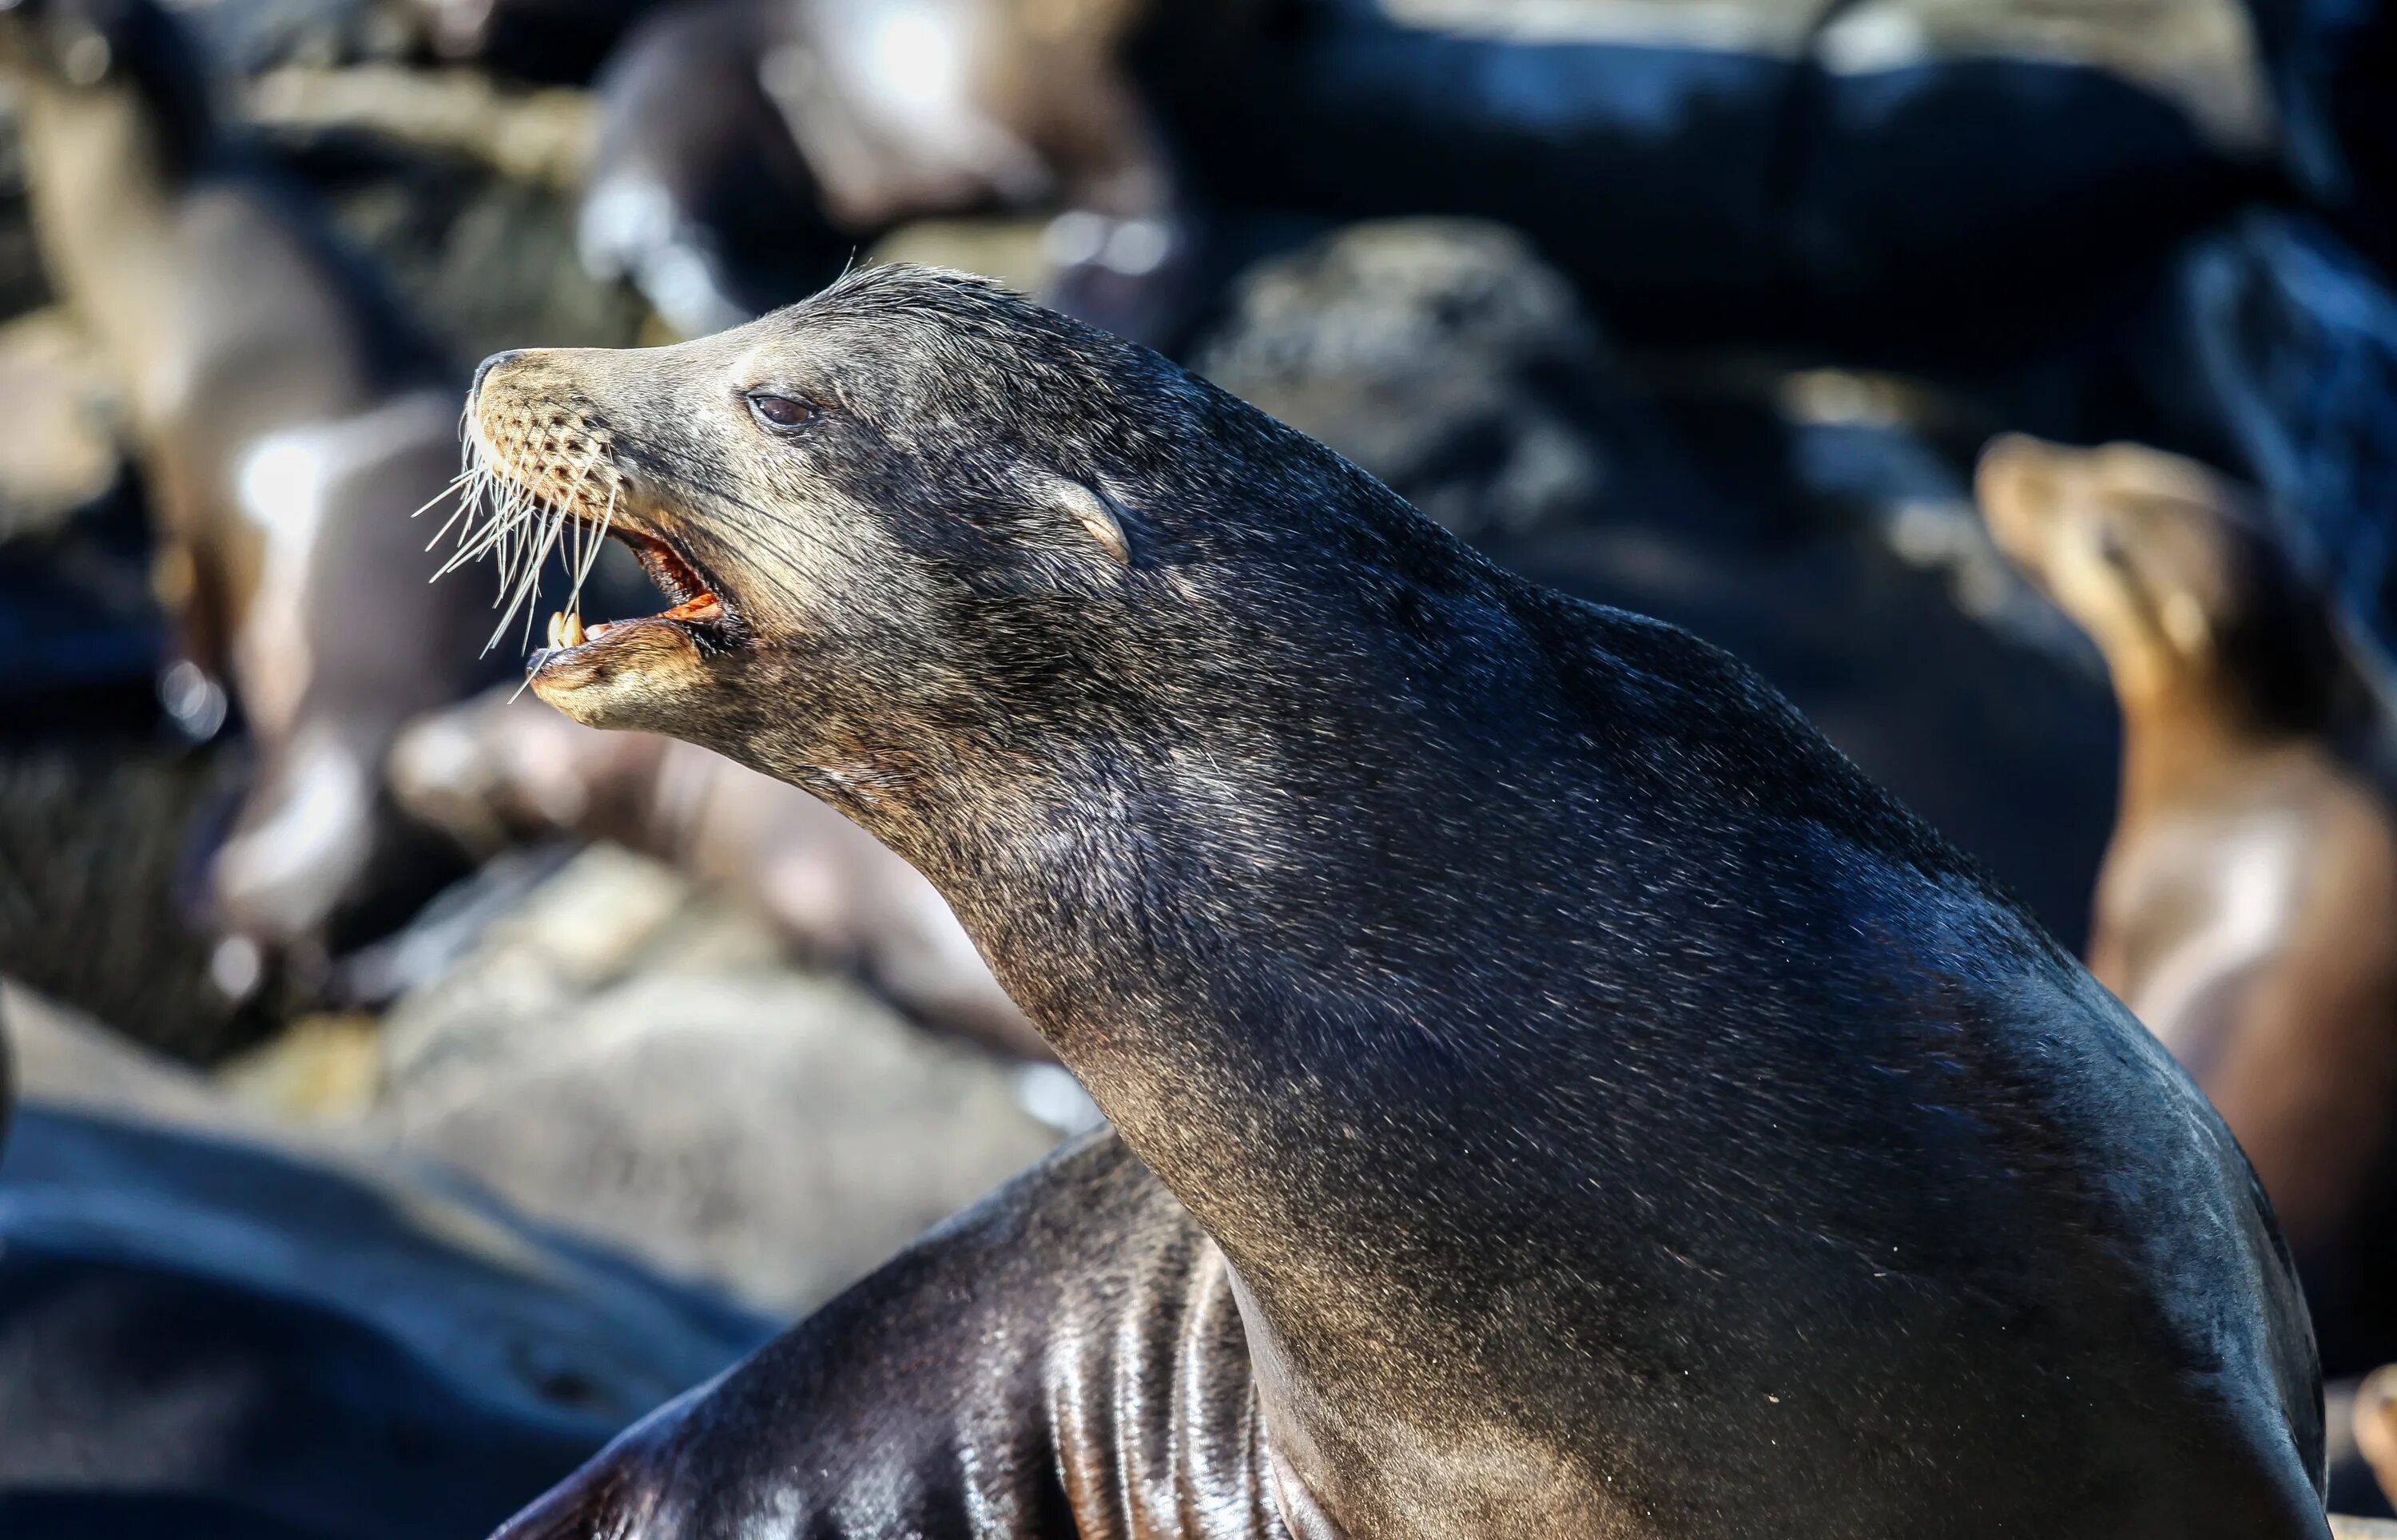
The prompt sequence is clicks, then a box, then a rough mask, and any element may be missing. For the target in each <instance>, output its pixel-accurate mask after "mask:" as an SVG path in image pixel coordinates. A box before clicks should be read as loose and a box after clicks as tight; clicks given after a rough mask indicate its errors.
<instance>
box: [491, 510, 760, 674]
mask: <svg viewBox="0 0 2397 1540" xmlns="http://www.w3.org/2000/svg"><path fill="white" fill-rule="evenodd" d="M571 516H572V515H569V517H571ZM606 533H607V536H608V538H610V539H613V540H616V541H617V542H619V543H620V544H622V545H623V546H624V547H625V548H627V549H628V550H630V551H632V553H633V558H634V560H636V561H637V562H639V563H640V564H641V570H642V571H643V572H645V573H647V574H648V575H649V581H650V582H651V583H653V584H655V585H656V586H657V589H658V591H659V592H661V593H663V594H664V595H665V596H666V598H667V600H668V601H670V603H669V604H668V607H667V608H665V609H663V610H661V611H659V612H658V613H656V614H655V615H646V616H640V617H635V618H632V619H627V620H603V621H600V622H599V623H598V624H596V625H594V626H590V627H588V628H586V627H585V626H584V625H583V613H582V608H581V604H580V599H581V588H582V585H581V584H580V583H577V584H576V585H575V592H574V594H573V595H571V596H570V597H569V601H568V606H567V607H566V608H565V609H563V610H556V611H552V612H551V614H550V617H549V632H548V642H549V644H548V645H547V646H546V647H544V648H542V650H541V651H540V652H538V653H536V654H535V655H534V656H533V657H531V658H530V659H529V660H528V662H527V667H528V668H529V669H530V670H534V671H538V670H540V669H541V668H542V665H543V664H544V663H546V662H548V661H549V660H550V659H551V657H552V656H553V655H556V654H558V653H564V652H571V651H574V650H576V649H578V648H582V647H586V646H590V645H593V644H597V643H600V642H604V641H605V640H607V638H609V636H611V635H613V634H615V633H616V632H618V631H623V630H624V629H626V628H627V627H632V626H648V625H670V626H674V627H676V628H678V629H679V630H681V631H683V632H684V633H685V634H687V635H689V636H690V639H691V641H692V642H693V643H694V644H697V645H698V647H699V649H700V650H701V651H702V652H705V653H715V652H725V651H729V650H730V649H731V648H732V647H735V646H737V645H739V644H740V642H741V631H740V626H739V622H738V621H737V620H735V618H734V617H733V615H732V612H731V611H730V609H728V608H727V607H726V605H725V603H724V601H723V599H722V598H720V597H719V596H718V591H719V585H717V584H716V583H715V582H712V581H711V580H709V579H708V578H705V577H703V575H702V574H701V573H700V571H699V569H698V568H697V567H695V566H694V565H692V564H691V563H690V560H689V559H688V558H686V557H684V556H683V555H682V554H681V553H680V552H679V551H676V550H675V548H674V547H673V546H672V545H670V544H669V543H667V542H666V541H665V540H664V539H663V538H659V537H657V536H654V535H649V534H644V533H642V532H641V531H639V530H636V529H627V528H625V527H624V526H623V524H618V523H615V522H612V521H610V522H609V524H607V526H606Z"/></svg>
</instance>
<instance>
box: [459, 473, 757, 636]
mask: <svg viewBox="0 0 2397 1540" xmlns="http://www.w3.org/2000/svg"><path fill="white" fill-rule="evenodd" d="M596 469H597V466H596V458H595V457H586V458H583V460H582V461H581V463H580V465H579V466H578V467H573V468H569V469H568V470H565V471H561V470H560V469H559V467H558V466H557V465H556V463H554V462H551V463H543V462H541V461H538V460H536V461H535V462H534V463H533V464H532V465H531V467H530V468H529V474H528V473H527V471H526V469H525V468H523V467H522V466H520V465H519V464H518V463H516V462H515V461H514V458H513V457H509V456H503V455H499V454H492V453H489V452H488V451H486V450H485V449H484V448H483V446H482V445H481V444H480V443H479V442H477V441H476V440H474V439H470V440H469V464H468V468H467V469H466V471H463V472H462V473H461V474H460V476H459V478H458V479H457V481H455V482H453V483H451V485H450V487H449V492H452V493H458V492H462V497H461V500H460V503H459V506H458V509H457V511H455V512H454V513H452V514H451V515H450V517H449V520H448V521H447V522H446V523H445V524H443V525H442V527H441V529H440V531H439V532H438V533H436V534H435V536H434V538H433V544H434V545H435V546H438V545H439V544H441V542H442V541H443V539H445V538H448V537H449V535H450V534H451V532H452V531H455V533H456V548H455V550H453V551H451V553H450V554H449V558H448V559H447V560H446V561H445V562H444V563H443V564H442V566H441V568H440V571H439V572H438V573H436V574H435V576H436V577H441V576H446V575H447V574H449V573H450V572H453V571H455V570H456V569H458V568H459V567H461V566H464V565H467V564H472V563H475V562H478V561H480V560H482V559H483V558H485V557H490V558H491V559H492V560H493V561H494V563H495V564H496V565H497V567H498V569H499V577H500V593H499V598H498V600H497V601H496V602H495V603H496V605H497V607H499V608H500V610H501V615H500V619H499V625H498V627H497V629H495V630H494V631H492V632H491V638H490V641H489V643H488V644H486V647H485V650H486V651H489V648H491V647H495V646H498V645H499V644H501V643H502V641H504V640H505V639H506V638H507V637H508V635H509V634H510V633H511V631H516V629H517V617H518V616H519V615H520V614H521V615H523V617H524V627H525V630H526V631H527V632H528V633H529V628H530V618H531V614H532V613H533V612H535V611H537V610H539V609H540V608H541V591H542V576H543V574H544V572H545V571H547V570H548V569H549V568H548V564H549V563H550V561H551V559H552V558H553V557H554V556H555V557H562V558H563V561H564V564H565V565H566V568H567V575H568V578H569V591H568V593H567V597H566V604H565V607H564V608H563V609H560V610H556V611H553V612H552V613H551V614H550V617H549V626H548V631H547V636H546V642H547V644H546V645H545V646H543V647H542V648H541V649H539V650H538V651H536V652H534V653H533V655H532V656H531V657H529V659H527V662H526V670H527V672H528V673H529V674H535V675H538V674H540V673H542V671H543V670H545V669H547V668H549V667H550V665H552V664H553V663H556V662H559V661H561V660H563V659H565V658H566V657H570V656H573V655H576V654H580V653H583V652H585V651H586V650H587V649H596V648H602V647H609V646H610V645H612V644H617V643H619V642H620V641H622V640H623V638H625V637H626V636H627V635H628V634H630V633H635V632H639V631H650V632H652V634H654V629H655V628H658V627H670V628H673V629H674V630H675V631H678V632H679V633H681V634H682V635H683V636H685V637H687V638H688V639H689V640H690V643H691V644H692V645H693V646H695V647H696V648H698V649H699V650H700V651H701V652H702V653H721V652H726V651H729V650H730V649H732V648H734V647H737V646H739V645H741V644H742V643H743V641H744V640H745V636H746V633H745V631H743V627H742V624H741V618H740V617H739V615H738V614H737V613H736V612H735V611H734V609H733V607H732V606H731V605H730V604H727V603H726V602H725V600H724V598H723V592H724V590H723V587H722V585H721V584H719V583H717V582H716V581H715V579H714V578H711V577H710V576H709V574H708V573H707V571H706V569H705V567H704V566H703V565H702V564H700V563H699V562H698V561H696V560H694V559H693V558H692V557H691V556H690V554H689V553H688V552H687V551H683V550H682V549H680V548H678V547H677V546H676V544H675V543H674V540H673V538H672V537H671V535H670V534H669V533H665V532H662V531H655V530H653V529H651V528H643V527H636V526H635V524H634V522H633V521H632V520H631V518H629V517H628V515H629V514H630V512H631V511H630V510H628V509H626V508H624V507H623V492H624V485H623V481H622V479H621V478H620V477H617V476H615V475H613V474H612V473H611V474H609V475H608V476H607V478H606V479H605V481H604V483H603V484H602V485H605V486H606V488H607V495H606V498H605V500H604V502H603V501H601V500H600V499H599V498H596V496H593V495H592V492H593V490H594V489H593V488H592V485H591V478H592V474H593V472H594V471H595V470H596ZM446 495H447V494H445V496H446ZM434 500H435V502H436V503H437V502H439V501H440V500H441V499H440V498H435V499H434ZM432 506H433V504H430V503H428V504H427V505H426V507H427V508H430V507H432ZM420 511H422V510H420ZM642 522H644V523H649V524H654V523H655V521H654V520H644V521H642ZM609 538H612V539H614V540H616V541H617V542H619V543H620V544H622V545H623V546H624V547H625V548H627V549H628V550H630V551H632V552H633V556H634V559H635V560H636V561H637V562H639V564H640V565H641V570H642V571H643V572H645V573H647V574H648V575H649V581H650V582H651V583H653V584H655V585H656V587H657V589H658V591H660V592H661V593H663V595H664V596H665V598H666V600H667V607H666V608H664V609H663V610H661V611H659V612H658V613H656V614H654V615H647V616H640V617H634V618H631V619H623V620H609V621H604V622H602V623H600V624H598V625H595V626H589V627H587V628H586V627H585V625H584V624H583V586H584V584H585V582H586V581H587V580H588V579H589V578H590V576H591V570H592V567H593V565H594V564H596V561H597V558H598V554H599V549H600V546H601V545H602V544H603V543H604V540H605V539H609ZM428 549H430V548H428Z"/></svg>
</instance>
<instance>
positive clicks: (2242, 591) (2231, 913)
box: [1979, 434, 2397, 1374]
mask: <svg viewBox="0 0 2397 1540" xmlns="http://www.w3.org/2000/svg"><path fill="white" fill-rule="evenodd" d="M1979 494H1980V499H1981V504H1982V508H1983V510H1984V511H1985V513H1986V516H1987V517H1988V519H1989V526H1990V528H1991V530H1992V531H1993V532H1994V533H1995V534H1996V536H1997V538H1998V540H1999V542H2000V544H2001V546H2002V548H2003V549H2004V551H2006V553H2007V554H2008V555H2009V556H2011V557H2012V558H2013V559H2014V560H2015V563H2016V564H2019V565H2020V566H2021V568H2022V569H2023V571H2024V572H2026V573H2027V574H2029V576H2030V578H2032V579H2033V580H2034V581H2035V582H2036V583H2038V584H2039V586H2040V587H2041V588H2042V589H2043V590H2045V591H2047V593H2048V594H2049V595H2050V596H2052V597H2053V598H2054V599H2055V600H2056V603H2057V604H2059V605H2061V606H2062V607H2063V608H2064V610H2065V611H2066V613H2068V614H2069V615H2070V616H2071V617H2073V619H2075V620H2076V621H2078V622H2079V623H2080V624H2081V626H2082V628H2083V629H2084V630H2086V631H2088V632H2089V634H2090V636H2091V637H2092V638H2093V639H2094V640H2095V641H2096V643H2097V644H2098V646H2099V648H2100V649H2101V650H2102V651H2103V653H2104V654H2105V657H2106V660H2107V665H2108V668H2109V670H2110V672H2111V673H2112V675H2113V680H2114V688H2115V693H2116V696H2117V697H2118V698H2119V699H2120V700H2121V703H2122V796H2121V802H2120V804H2119V809H2118V812H2117V815H2116V818H2115V825H2114V833H2113V838H2112V840H2111V842H2110V843H2109V845H2108V847H2107V851H2106V859H2105V865H2104V868H2103V870H2102V871H2101V872H2100V874H2099V877H2098V882H2097V897H2096V914H2095V923H2094V925H2093V927H2092V932H2091V936H2090V944H2089V966H2090V970H2091V971H2092V972H2093V973H2095V974H2096V976H2097V978H2098V980H2099V981H2100V982H2101V983H2103V984H2105V985H2106V986H2107V987H2108V988H2109V989H2112V990H2113V991H2114V992H2115V993H2116V994H2117V995H2119V996H2121V997H2122V1002H2123V1003H2125V1004H2126V1005H2128V1006H2130V1008H2131V1009H2132V1011H2133V1012H2134V1013H2136V1015H2137V1016H2138V1017H2139V1019H2140V1020H2141V1021H2143V1022H2145V1023H2147V1025H2148V1027H2149V1029H2150V1030H2152V1031H2153V1032H2154V1033H2155V1034H2156V1035H2157V1036H2158V1037H2159V1038H2161V1039H2163V1042H2164V1045H2165V1046H2166V1047H2168V1048H2170V1049H2171V1050H2172V1051H2173V1053H2174V1055H2175V1056H2176V1057H2177V1058H2179V1059H2180V1061H2181V1062H2182V1063H2183V1064H2184V1065H2186V1066H2187V1067H2188V1068H2189V1072H2190V1073H2191V1074H2192V1075H2193V1076H2195V1077H2196V1079H2197V1082H2198V1084H2199V1085H2200V1086H2201V1087H2202V1088H2203V1090H2204V1091H2205V1093H2206V1095H2208V1096H2209V1097H2211V1098H2212V1099H2213V1102H2214V1105H2215V1106H2216V1108H2218V1109H2220V1110H2221V1112H2222V1116H2223V1119H2224V1121H2225V1122H2228V1123H2230V1129H2231V1132H2232V1133H2233V1134H2235V1135H2238V1137H2239V1142H2240V1144H2241V1145H2242V1146H2243V1148H2245V1149H2246V1151H2247V1156H2248V1159H2249V1160H2251V1161H2253V1162H2255V1165H2256V1172H2257V1174H2258V1175H2261V1176H2262V1177H2263V1180H2264V1187H2265V1189H2266V1190H2267V1191H2269V1192H2270V1194H2271V1196H2272V1203H2273V1206H2274V1208H2275V1209H2277V1210H2278V1211H2279V1214H2280V1217H2281V1224H2282V1228H2283V1230H2284V1231H2285V1233H2286V1234H2287V1237H2288V1241H2289V1246H2290V1249H2291V1251H2292V1252H2293V1253H2294V1254H2295V1255H2296V1256H2297V1264H2298V1268H2299V1270H2300V1271H2301V1273H2302V1274H2303V1275H2304V1277H2305V1279H2306V1282H2307V1286H2308V1294H2309V1296H2310V1299H2311V1301H2312V1305H2313V1314H2314V1324H2315V1329H2316V1331H2317V1333H2318V1334H2320V1338H2321V1344H2322V1351H2323V1362H2324V1365H2325V1367H2326V1369H2327V1370H2328V1372H2330V1373H2332V1374H2340V1373H2355V1372H2358V1371H2361V1370H2364V1369H2368V1368H2371V1367H2373V1366H2374V1365H2376V1364H2377V1363H2379V1362H2381V1361H2384V1360H2386V1359H2387V1358H2389V1357H2390V1356H2397V1314H2393V1313H2392V1312H2391V1311H2390V1308H2389V1301H2390V1298H2391V1294H2392V1290H2397V1239H2393V1238H2397V1166H2392V1154H2397V1152H2392V1150H2391V1148H2390V1145H2391V1141H2390V1133H2391V1129H2392V1126H2397V934H2392V933H2391V932H2390V927H2389V925H2388V923H2387V920H2388V916H2389V915H2390V913H2391V912H2392V911H2397V794H2392V788H2391V786H2390V781H2389V775H2388V769H2387V766H2386V763H2385V761H2384V760H2383V759H2382V757H2381V751H2382V749H2383V747H2384V745H2383V742H2382V741H2381V740H2382V739H2383V737H2384V736H2385V724H2384V723H2383V722H2382V720H2381V718H2380V714H2379V711H2378V709H2377V705H2376V703H2375V699H2374V697H2373V696H2372V693H2371V692H2370V691H2369V690H2368V689H2366V688H2365V687H2364V683H2363V681H2362V680H2361V679H2360V678H2359V677H2358V676H2357V674H2356V670H2355V669H2354V667H2353V665H2351V664H2350V662H2349V661H2348V660H2347V658H2346V657H2345V656H2344V655H2343V653H2342V651H2341V649H2340V646H2339V644H2338V641H2337V634H2336V631H2335V628H2334V622H2333V619H2332V617H2331V614H2330V609H2329V606H2328V604H2326V603H2325V602H2324V601H2323V599H2322V598H2321V597H2320V596H2319V595H2317V594H2315V593H2313V592H2312V591H2310V590H2309V589H2308V588H2307V587H2306V586H2305V585H2303V584H2302V583H2300V582H2299V580H2298V579H2297V576H2296V574H2295V573H2294V572H2293V571H2292V569H2291V567H2290V565H2289V563H2288V561H2287V559H2286V557H2285V556H2284V555H2283V552H2282V551H2281V548H2280V545H2279V542H2278V541H2277V540H2276V539H2275V538H2273V536H2272V535H2271V533H2270V530H2269V528H2268V527H2267V526H2266V525H2265V524H2264V523H2263V519H2262V515H2261V513H2260V512H2259V511H2257V510H2256V508H2255V507H2254V505H2253V500H2252V498H2250V497H2249V496H2248V495H2247V494H2246V493H2244V492H2243V491H2242V490H2241V489H2240V488H2238V487H2237V486H2235V485H2232V484H2231V483H2230V482H2229V481H2228V480H2226V479H2225V478H2224V477H2222V476H2220V475H2218V474H2216V473H2215V472H2213V471H2208V470H2207V469H2205V468H2204V467H2203V466H2201V465H2199V464H2197V463H2196V462H2194V461H2192V460H2189V459H2186V458H2182V457H2180V456H2177V455H2170V454H2165V453H2163V452H2162V451H2160V450H2155V449H2150V448H2148V447H2145V446H2143V445H2131V444H2117V445H2108V446H2106V447H2104V448H2100V449H2071V448H2066V447H2063V446H2060V445H2049V444H2044V443H2042V442H2040V441H2038V440H2036V439H2031V438H2028V437H2024V436H2022V435H2018V434H2016V435H2009V436H2007V437H2005V438H2002V439H1999V440H1997V441H1996V442H1994V443H1992V444H1991V445H1989V449H1988V450H1987V452H1986V453H1985V454H1984V455H1983V456H1982V459H1981V467H1980V474H1979Z"/></svg>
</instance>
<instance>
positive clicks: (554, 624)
mask: <svg viewBox="0 0 2397 1540" xmlns="http://www.w3.org/2000/svg"><path fill="white" fill-rule="evenodd" d="M565 634H566V617H565V616H563V615H561V614H559V613H558V612H557V611H556V610H552V611H550V612H549V644H550V645H551V646H552V647H556V646H561V645H563V643H562V642H561V641H560V640H559V639H560V638H561V637H563V636H564V635H565Z"/></svg>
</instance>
